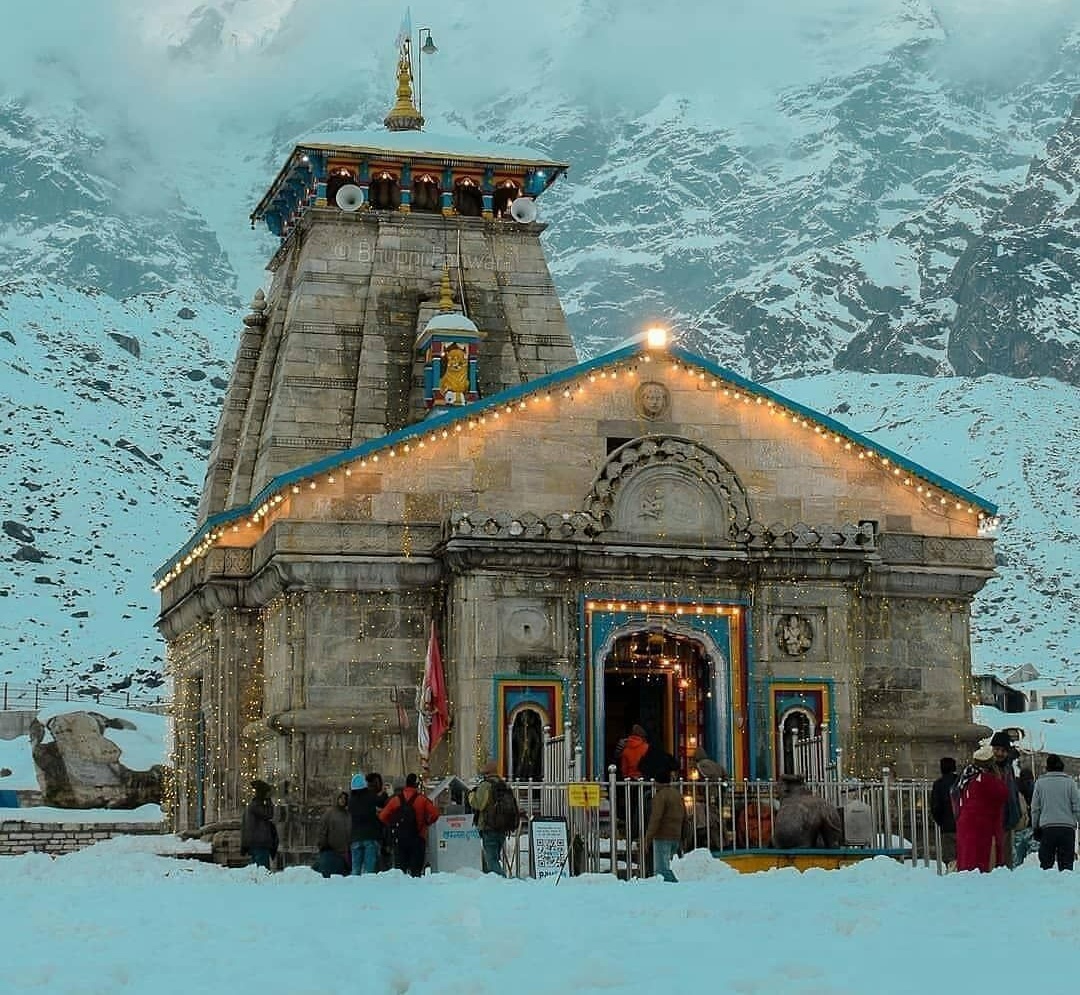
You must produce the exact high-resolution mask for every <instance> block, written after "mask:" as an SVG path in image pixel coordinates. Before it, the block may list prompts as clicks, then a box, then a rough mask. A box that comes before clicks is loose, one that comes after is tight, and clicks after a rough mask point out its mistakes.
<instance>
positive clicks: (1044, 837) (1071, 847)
mask: <svg viewBox="0 0 1080 995" xmlns="http://www.w3.org/2000/svg"><path fill="white" fill-rule="evenodd" d="M1078 822H1080V788H1077V786H1076V781H1074V780H1073V779H1072V778H1071V777H1069V775H1068V774H1066V773H1065V762H1064V761H1063V760H1062V759H1061V757H1059V756H1058V755H1057V754H1056V753H1050V754H1048V755H1047V757H1046V773H1045V774H1043V775H1042V777H1040V778H1039V779H1038V780H1037V781H1036V782H1035V791H1034V793H1033V794H1032V796H1031V827H1032V830H1033V832H1034V836H1035V839H1036V840H1038V841H1039V866H1040V867H1041V868H1042V869H1043V870H1044V871H1048V870H1050V868H1051V867H1053V866H1054V863H1055V862H1056V863H1057V869H1058V870H1059V871H1071V870H1072V869H1073V863H1074V862H1075V860H1076V825H1077V823H1078Z"/></svg>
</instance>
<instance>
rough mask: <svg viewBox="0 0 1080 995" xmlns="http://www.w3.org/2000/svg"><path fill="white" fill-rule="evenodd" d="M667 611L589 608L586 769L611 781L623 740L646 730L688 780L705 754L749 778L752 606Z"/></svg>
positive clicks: (599, 604)
mask: <svg viewBox="0 0 1080 995" xmlns="http://www.w3.org/2000/svg"><path fill="white" fill-rule="evenodd" d="M666 609H667V610H666V611H665V613H664V614H663V615H659V614H657V613H655V612H654V611H652V610H650V609H649V608H648V607H647V606H645V605H638V604H627V603H619V602H617V601H611V602H603V601H601V600H600V599H597V601H595V602H594V601H591V600H588V601H586V618H585V629H586V647H585V648H586V653H585V657H584V659H583V661H582V678H583V679H582V698H581V700H582V705H583V707H582V708H581V710H580V713H579V718H580V721H581V742H582V744H583V746H584V748H585V753H586V760H585V763H586V768H585V769H586V770H589V771H591V772H592V774H593V776H603V774H604V773H605V772H606V770H607V766H608V764H609V763H611V762H613V760H614V747H615V744H616V742H617V740H618V739H619V738H621V737H622V736H625V735H626V734H627V733H628V732H629V731H630V728H629V727H630V726H631V725H634V724H640V725H643V726H645V727H646V731H647V732H648V733H649V735H650V742H656V743H658V745H660V746H661V747H662V748H663V749H664V750H665V751H667V752H669V753H672V754H673V755H674V757H675V759H676V761H677V762H678V765H679V767H680V769H681V770H682V771H683V772H684V773H686V774H689V773H690V771H691V769H692V763H691V761H692V759H693V755H694V753H695V751H696V750H697V748H699V747H700V748H703V749H704V750H705V751H706V752H707V753H708V754H709V756H710V758H712V759H715V760H717V761H719V762H720V763H721V764H722V765H723V766H724V767H725V768H726V769H727V770H729V771H732V772H733V773H741V774H742V775H743V776H745V774H746V772H747V771H748V763H749V738H748V737H749V726H748V722H747V715H748V713H747V670H746V655H745V633H746V628H745V627H746V618H745V613H746V611H747V609H746V608H745V607H744V606H742V605H733V604H732V605H709V606H702V605H685V606H683V605H672V604H669V605H667V606H666ZM635 685H636V687H635ZM650 725H651V728H650ZM624 727H625V728H624Z"/></svg>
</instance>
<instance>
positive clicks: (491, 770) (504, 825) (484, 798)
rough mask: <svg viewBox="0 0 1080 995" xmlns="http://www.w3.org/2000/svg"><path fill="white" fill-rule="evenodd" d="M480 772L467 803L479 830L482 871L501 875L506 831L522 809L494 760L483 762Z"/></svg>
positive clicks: (514, 825)
mask: <svg viewBox="0 0 1080 995" xmlns="http://www.w3.org/2000/svg"><path fill="white" fill-rule="evenodd" d="M480 774H481V781H480V783H479V784H478V785H477V786H476V787H475V788H473V789H472V791H470V792H469V807H470V808H471V809H472V810H473V813H474V815H473V818H474V820H475V822H476V828H477V829H479V830H480V842H481V845H482V847H483V870H484V873H485V874H497V875H498V876H499V877H501V878H504V877H506V872H505V871H504V870H503V864H502V855H503V847H504V846H505V845H506V837H507V835H508V834H509V833H511V832H513V831H514V830H516V829H517V827H518V823H519V821H520V819H521V813H520V812H519V810H518V804H517V799H516V798H515V797H514V792H513V791H512V790H511V788H510V785H509V784H507V783H506V782H505V781H504V780H503V779H502V778H501V777H499V767H498V765H497V764H496V763H494V762H492V763H488V764H485V765H484V766H483V768H482V769H481V771H480Z"/></svg>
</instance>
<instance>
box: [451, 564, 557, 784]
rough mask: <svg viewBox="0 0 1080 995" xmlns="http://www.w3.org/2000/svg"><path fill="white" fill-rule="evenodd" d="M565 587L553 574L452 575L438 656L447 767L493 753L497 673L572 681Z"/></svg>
mask: <svg viewBox="0 0 1080 995" xmlns="http://www.w3.org/2000/svg"><path fill="white" fill-rule="evenodd" d="M568 593H569V592H568V585H567V584H566V583H565V582H563V581H560V580H558V579H556V578H542V577H529V576H522V575H520V574H516V575H515V574H513V573H496V572H490V571H478V572H470V573H468V574H465V575H460V576H456V577H454V579H453V582H452V585H451V588H450V601H451V605H452V618H451V621H452V623H453V624H452V626H451V627H449V629H448V633H447V654H446V658H445V663H446V673H447V681H448V685H449V686H450V688H451V697H452V699H453V701H454V731H453V735H452V737H451V742H450V748H449V750H448V751H447V756H446V760H445V763H447V764H449V768H450V769H451V770H455V771H457V772H458V773H460V774H463V775H466V776H469V775H472V774H474V773H476V771H478V770H479V769H480V766H481V765H482V764H484V763H485V762H486V761H487V760H489V759H491V758H492V757H494V756H495V754H496V753H497V745H496V743H495V742H494V729H493V725H492V723H493V720H494V716H493V713H492V696H493V694H494V686H495V685H494V679H495V677H496V676H497V675H509V674H536V675H542V676H545V677H560V678H564V679H566V680H567V681H568V682H569V684H570V685H572V684H573V683H574V682H575V681H576V678H577V659H578V653H577V646H576V639H575V638H574V629H573V627H574V625H575V623H576V618H575V613H576V605H575V602H574V600H573V598H572V597H568ZM570 721H571V722H573V721H576V715H571V716H570ZM438 759H441V758H435V760H438Z"/></svg>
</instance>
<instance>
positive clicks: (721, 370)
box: [154, 342, 997, 581]
mask: <svg viewBox="0 0 1080 995" xmlns="http://www.w3.org/2000/svg"><path fill="white" fill-rule="evenodd" d="M638 357H641V358H642V360H643V361H644V360H645V358H646V357H648V358H649V359H650V360H652V359H655V360H657V361H658V362H661V363H662V362H664V360H665V359H668V360H675V361H677V362H680V363H685V364H686V365H688V366H693V367H695V368H698V369H700V370H702V371H704V372H706V373H708V374H710V375H711V376H713V377H714V378H715V379H717V380H721V381H724V382H725V383H730V384H732V385H733V386H735V387H738V388H739V389H741V390H744V391H745V392H747V393H748V394H753V395H755V396H760V397H762V398H765V399H768V400H771V401H773V402H775V403H777V404H780V405H782V406H783V407H785V408H788V409H789V410H791V411H795V412H797V413H799V414H801V415H804V416H805V417H807V418H811V419H813V420H814V421H816V422H818V423H819V424H821V425H823V426H825V427H827V428H828V429H829V430H830V431H831V432H833V433H834V434H836V435H842V436H844V437H845V438H846V439H848V440H850V441H852V442H856V443H858V444H859V445H860V446H863V447H864V448H866V449H869V450H872V451H873V452H875V453H877V454H880V455H881V456H884V457H886V458H887V459H889V461H890V462H892V463H894V464H895V465H896V466H898V467H901V468H903V469H906V470H908V471H909V472H910V473H914V474H915V475H916V476H920V477H923V478H924V479H926V480H929V481H930V482H931V483H933V484H935V485H936V486H937V487H940V488H941V489H942V490H944V491H948V492H949V493H950V494H953V495H955V496H956V497H958V498H961V499H962V500H964V501H966V502H967V503H969V504H971V505H974V506H976V507H978V508H979V509H981V510H982V511H985V512H986V513H987V514H990V515H994V514H996V513H997V505H995V504H993V503H991V502H990V501H987V500H985V499H984V498H980V497H979V496H978V495H976V494H973V493H972V492H971V491H968V490H965V489H964V488H962V487H960V486H958V485H957V484H954V483H952V482H951V481H948V480H946V479H945V478H944V477H941V476H939V475H938V474H936V473H934V472H933V471H931V470H927V469H926V468H925V467H923V466H920V465H919V464H918V463H915V462H914V461H912V460H909V459H907V458H905V457H903V456H901V455H899V454H898V453H895V452H893V451H892V450H891V449H886V448H885V447H884V446H879V445H877V444H876V443H875V442H873V441H872V440H870V439H868V438H867V437H866V436H864V435H861V434H859V433H858V432H854V431H852V430H851V429H849V428H847V427H845V426H844V425H842V424H841V423H840V422H838V421H835V420H834V419H832V418H830V417H829V416H828V415H823V414H821V413H820V412H817V411H814V410H813V409H811V408H808V407H806V406H805V405H802V404H799V403H797V402H795V401H792V400H789V399H788V398H786V397H784V396H783V395H781V394H778V393H776V392H775V391H772V390H769V388H767V387H762V386H761V385H760V384H756V383H754V382H753V381H752V380H747V379H746V378H745V377H742V376H740V375H739V374H738V373H735V372H734V371H733V370H729V369H727V368H725V367H723V366H719V365H717V364H716V363H713V362H712V361H711V360H708V359H705V358H704V357H702V356H697V355H695V354H694V353H691V352H687V351H686V350H685V349H681V348H679V347H678V346H669V347H668V348H667V349H665V350H656V351H651V350H649V349H648V348H647V347H646V346H645V344H644V343H643V342H634V343H632V344H630V345H628V346H624V347H623V348H621V349H616V350H614V351H613V352H608V353H604V354H603V355H602V356H597V357H595V358H593V359H590V360H587V361H586V362H584V363H578V364H577V366H570V367H567V368H566V369H565V370H558V371H556V372H554V373H548V374H545V375H544V376H542V377H537V378H536V379H535V380H530V381H528V382H526V383H522V384H515V385H514V386H512V387H508V388H506V389H505V390H502V391H500V392H499V393H498V394H493V395H492V396H491V397H488V398H482V399H481V400H478V401H474V402H472V403H471V404H466V405H463V406H461V407H455V408H454V409H452V410H448V411H447V412H446V413H445V414H443V415H441V416H440V417H439V420H438V421H437V422H433V421H432V420H431V419H428V420H426V421H421V422H417V423H416V424H415V425H409V426H407V427H405V428H402V429H398V430H397V431H396V432H391V433H390V434H389V435H384V436H382V437H381V438H378V439H369V440H368V441H366V442H364V443H362V444H361V445H359V446H354V447H352V448H351V449H344V450H342V451H341V452H338V453H333V454H331V455H329V456H324V457H323V458H322V459H319V460H316V461H315V462H313V463H308V464H305V465H304V466H301V467H297V468H296V469H295V470H290V471H289V472H288V473H283V474H279V475H278V476H277V477H275V478H274V479H273V480H271V481H270V483H268V484H267V485H266V486H265V487H264V488H263V489H262V490H261V491H260V492H259V493H258V494H257V495H256V496H255V497H254V498H253V499H252V500H251V501H249V502H248V503H247V504H245V505H242V506H239V507H236V508H230V509H229V510H227V511H222V512H218V514H216V515H211V516H210V517H209V518H208V519H207V520H206V521H205V522H204V523H203V524H202V526H201V527H200V528H199V530H198V531H197V532H196V533H195V535H194V536H192V538H191V539H189V540H188V541H187V542H186V543H185V544H184V545H183V546H182V547H181V548H180V549H179V550H178V551H177V552H176V553H175V554H174V555H173V556H172V557H170V558H169V561H168V562H167V563H165V564H163V565H162V566H161V567H159V568H158V569H157V571H155V573H154V580H155V581H159V580H161V578H162V577H163V576H164V575H165V574H167V573H168V572H169V570H170V569H171V568H172V566H173V565H174V564H175V563H177V562H178V561H180V560H182V559H183V558H184V557H185V556H187V554H188V553H190V552H191V550H192V549H194V548H195V547H196V546H197V545H198V544H199V543H200V542H201V541H202V540H203V539H204V538H205V537H206V535H208V534H209V533H210V532H212V531H213V530H214V529H215V528H217V527H218V526H219V525H226V524H230V523H232V522H236V521H240V520H243V519H244V518H247V517H248V516H250V515H251V514H253V513H254V512H255V511H256V509H258V508H259V507H260V506H261V505H262V504H263V503H264V502H265V501H266V500H267V499H269V498H270V497H271V496H272V495H273V494H275V493H276V492H278V491H280V490H282V489H283V488H285V487H289V486H291V485H292V484H295V483H297V482H299V481H302V480H306V479H307V478H309V477H314V476H317V475H318V474H320V473H329V472H331V471H333V470H337V469H339V468H342V467H344V466H345V465H346V464H349V463H353V462H355V461H356V460H358V459H363V458H364V457H365V456H368V455H371V454H374V453H379V452H381V451H382V450H384V449H390V448H393V447H395V446H398V445H401V444H404V443H406V442H411V441H412V440H414V439H419V438H420V437H422V436H424V435H427V434H428V433H430V432H432V431H433V430H435V429H436V428H446V427H447V426H450V425H455V424H457V423H459V422H467V421H468V420H469V419H470V418H475V417H477V416H479V415H483V414H486V413H487V412H489V411H494V410H495V409H497V408H500V407H504V406H506V405H507V404H512V403H515V402H517V401H521V400H523V399H525V398H527V397H531V396H532V395H533V394H538V393H545V392H549V391H551V390H554V389H556V388H559V387H563V386H564V385H565V384H568V383H571V382H572V381H574V380H577V379H578V378H579V377H582V376H585V375H587V374H589V373H591V372H593V371H594V370H599V369H602V368H603V367H606V366H612V365H615V364H617V363H623V362H627V361H629V360H634V359H637V358H638Z"/></svg>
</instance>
